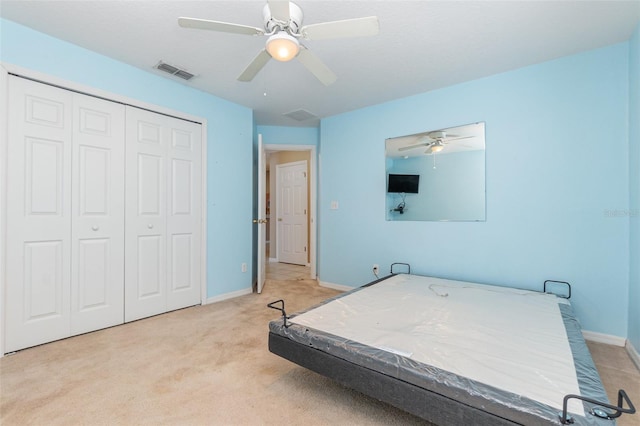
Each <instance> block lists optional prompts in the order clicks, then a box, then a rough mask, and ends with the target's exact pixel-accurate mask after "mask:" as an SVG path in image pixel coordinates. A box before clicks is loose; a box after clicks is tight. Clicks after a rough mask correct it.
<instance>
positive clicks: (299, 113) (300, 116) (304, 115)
mask: <svg viewBox="0 0 640 426" xmlns="http://www.w3.org/2000/svg"><path fill="white" fill-rule="evenodd" d="M283 115H284V116H286V117H289V118H293V119H294V120H296V121H306V120H309V119H311V118H318V116H317V115H315V114H312V113H310V112H309V111H307V110H304V109H299V110H296V111H291V112H288V113H286V114H283Z"/></svg>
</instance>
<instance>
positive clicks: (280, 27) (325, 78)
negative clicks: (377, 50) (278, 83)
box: [178, 0, 379, 86]
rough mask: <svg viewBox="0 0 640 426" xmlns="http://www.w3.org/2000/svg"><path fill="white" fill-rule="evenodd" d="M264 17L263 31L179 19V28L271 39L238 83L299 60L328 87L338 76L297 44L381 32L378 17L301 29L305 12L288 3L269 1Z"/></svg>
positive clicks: (307, 26)
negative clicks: (275, 65)
mask: <svg viewBox="0 0 640 426" xmlns="http://www.w3.org/2000/svg"><path fill="white" fill-rule="evenodd" d="M262 13H263V18H264V28H258V27H252V26H247V25H240V24H231V23H228V22H219V21H210V20H206V19H197V18H184V17H183V18H178V24H179V25H180V26H181V27H183V28H194V29H200V30H211V31H218V32H224V33H232V34H244V35H252V36H262V35H264V36H268V37H269V38H268V39H267V43H266V45H265V48H264V49H262V50H261V51H260V53H258V55H257V56H256V57H255V58H254V59H253V61H251V63H250V64H249V65H248V66H247V67H246V68H245V70H244V71H243V72H242V73H241V74H240V76H238V80H239V81H251V80H253V78H254V77H255V76H256V74H258V72H259V71H260V70H261V69H262V68H263V67H264V66H265V65H266V64H267V62H269V60H270V59H271V58H273V59H276V60H278V61H282V62H287V61H290V60H292V59H293V58H297V59H298V60H299V61H300V62H301V63H302V65H304V66H305V67H306V68H307V69H308V70H309V71H310V72H311V73H312V74H313V75H314V76H315V77H316V78H317V79H318V80H320V81H321V82H322V83H323V84H324V85H325V86H328V85H330V84H332V83H333V82H335V81H336V79H337V77H336V75H335V74H334V73H333V71H331V70H330V69H329V68H328V67H327V66H326V65H325V64H324V63H323V62H322V61H321V60H320V58H318V57H317V56H316V55H315V54H314V53H312V52H311V51H310V50H309V49H307V48H306V47H305V46H304V45H303V44H301V43H300V42H299V41H298V40H299V39H301V38H303V39H305V40H325V39H332V38H344V37H364V36H372V35H376V34H378V29H379V24H378V18H377V17H376V16H369V17H366V18H355V19H346V20H343V21H330V22H322V23H318V24H310V25H305V26H302V19H303V13H302V9H301V8H300V7H299V6H298V5H297V4H295V3H293V2H290V1H288V0H268V2H267V4H266V5H265V6H264V9H263V11H262Z"/></svg>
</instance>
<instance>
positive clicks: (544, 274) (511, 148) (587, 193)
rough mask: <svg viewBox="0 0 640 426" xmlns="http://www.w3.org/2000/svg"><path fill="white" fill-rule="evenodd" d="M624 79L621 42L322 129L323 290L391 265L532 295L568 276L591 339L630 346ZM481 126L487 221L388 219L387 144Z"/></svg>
mask: <svg viewBox="0 0 640 426" xmlns="http://www.w3.org/2000/svg"><path fill="white" fill-rule="evenodd" d="M628 77H629V44H628V43H621V44H617V45H613V46H609V47H606V48H602V49H598V50H593V51H589V52H585V53H582V54H578V55H574V56H569V57H565V58H561V59H558V60H554V61H551V62H547V63H543V64H539V65H535V66H530V67H526V68H522V69H519V70H515V71H512V72H507V73H503V74H499V75H495V76H492V77H488V78H484V79H481V80H477V81H472V82H468V83H465V84H459V85H456V86H452V87H448V88H445V89H441V90H436V91H433V92H429V93H424V94H420V95H416V96H412V97H408V98H405V99H401V100H397V101H394V102H389V103H385V104H381V105H376V106H372V107H369V108H365V109H360V110H357V111H353V112H350V113H346V114H341V115H338V116H333V117H329V118H326V119H324V120H322V122H321V129H320V130H321V141H320V146H321V149H322V158H321V162H320V177H321V185H320V197H319V198H320V199H319V215H320V231H319V241H320V242H321V245H320V250H319V277H320V280H321V281H324V282H329V283H334V284H342V285H347V286H357V285H360V284H363V283H365V282H368V281H370V280H371V279H373V278H374V277H373V275H372V273H371V267H372V265H373V264H374V263H378V264H380V265H381V268H382V271H383V272H387V271H388V268H389V265H390V264H391V263H392V262H409V263H410V264H411V265H412V272H416V273H420V274H430V275H434V276H441V277H447V278H454V279H463V280H473V281H477V282H481V283H482V282H485V283H496V284H500V285H509V286H515V287H523V288H532V289H541V287H542V283H543V281H544V280H545V279H559V280H567V281H570V282H571V283H572V284H573V294H574V295H573V297H572V301H573V304H574V306H575V309H576V311H577V315H578V317H579V318H580V320H581V322H582V325H583V327H584V328H585V329H587V330H592V331H596V332H601V333H607V334H611V335H617V336H626V335H627V328H628V312H629V308H628V296H629V286H628V283H629V220H628V219H627V217H619V216H617V212H618V211H624V210H626V209H628V208H629V172H628V170H629V160H628V131H627V129H628V126H627V123H628V119H629V114H628V104H629V101H628V99H629V85H628V80H629V78H628ZM480 121H484V122H486V185H487V187H486V191H487V220H486V222H389V221H386V220H385V159H384V141H385V139H386V138H389V137H394V136H400V135H407V134H413V133H419V132H422V131H426V130H430V129H440V128H447V127H452V126H457V125H461V124H466V123H473V122H480ZM331 201H338V202H339V207H340V208H339V209H337V210H331V209H330V205H331ZM636 314H637V313H636Z"/></svg>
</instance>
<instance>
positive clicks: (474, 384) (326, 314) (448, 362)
mask: <svg viewBox="0 0 640 426" xmlns="http://www.w3.org/2000/svg"><path fill="white" fill-rule="evenodd" d="M270 336H272V337H270V344H271V341H272V340H273V346H274V347H276V353H278V352H280V353H278V354H279V355H282V356H284V357H286V358H289V359H291V358H292V357H293V356H291V357H290V356H287V355H288V354H287V353H282V352H287V351H294V352H299V351H302V352H303V353H304V355H301V356H295V358H296V359H292V360H293V361H294V362H298V360H303V361H302V362H298V363H300V364H303V365H304V364H313V362H308V361H305V359H306V358H314V357H318V356H319V354H317V353H316V352H320V353H322V355H321V356H320V358H319V359H320V361H318V363H323V364H326V363H329V364H330V363H331V362H335V363H336V365H338V364H342V363H347V366H349V365H351V366H357V367H358V369H357V371H358V372H357V375H358V376H359V377H355V378H348V377H346V378H344V381H345V384H347V385H350V386H352V387H354V386H353V385H354V383H355V384H356V385H357V381H358V380H361V381H363V383H364V382H367V381H369V380H370V378H369V377H366V376H368V375H369V374H371V375H372V377H377V378H378V379H380V380H382V382H380V383H383V382H384V381H385V380H387V378H390V379H392V380H393V381H394V382H395V384H394V386H398V389H399V390H398V392H400V393H402V392H409V393H412V392H416V391H417V392H419V393H420V395H423V396H420V398H418V399H417V400H416V402H412V403H410V404H409V406H407V404H406V403H405V402H403V400H404V399H405V398H404V396H403V395H395V396H394V395H392V399H393V400H392V401H389V400H388V398H387V397H384V398H382V397H381V398H379V399H382V400H387V402H391V403H392V404H394V405H396V406H399V407H400V408H403V409H406V410H407V411H410V412H413V413H414V414H417V415H420V416H421V417H423V418H426V419H427V420H430V421H435V422H444V423H443V424H448V423H449V422H453V423H455V422H456V420H455V419H458V421H462V419H464V418H465V416H466V418H467V419H468V418H470V417H469V416H471V418H473V419H479V418H480V417H482V418H485V421H486V424H498V423H501V422H504V423H506V424H508V423H516V424H518V423H519V424H540V423H548V424H560V422H559V414H560V413H561V412H562V409H563V398H564V396H565V395H567V394H576V395H581V396H586V397H589V398H592V399H596V400H599V401H605V402H607V401H608V399H607V397H606V394H605V392H604V389H603V387H602V384H601V381H600V378H599V376H598V373H597V370H596V369H595V366H594V364H593V361H592V360H591V356H590V354H589V351H588V348H587V347H586V344H585V342H584V339H583V338H582V334H581V331H580V326H579V324H578V322H577V320H576V318H575V316H574V314H573V310H572V308H571V304H570V303H569V301H568V300H567V299H564V298H561V297H557V296H555V295H552V294H546V293H540V292H534V291H527V290H518V289H512V288H505V287H499V286H490V285H483V284H476V283H469V282H461V281H453V280H446V279H441V278H434V277H424V276H417V275H406V274H400V275H394V276H391V277H389V278H387V279H383V280H380V281H378V282H375V283H373V284H372V285H367V286H365V287H362V288H359V289H355V290H353V291H351V292H348V293H345V294H343V295H340V296H338V297H336V298H333V299H330V300H328V301H326V302H325V303H323V304H321V305H319V306H316V307H314V308H312V309H309V310H307V311H305V312H302V313H300V314H297V315H293V316H291V317H290V319H289V321H288V324H287V326H285V324H284V321H283V320H282V319H281V320H278V321H273V322H271V323H270ZM276 336H277V337H276ZM283 339H285V341H286V342H287V343H286V344H285V343H284V341H283ZM278 348H279V349H278ZM303 348H304V349H303ZM272 351H273V350H272ZM332 360H333V361H332ZM337 360H340V361H337ZM305 366H306V367H308V368H311V369H314V367H316V366H315V365H305ZM322 369H323V370H325V371H327V372H329V374H328V375H330V374H331V373H330V371H331V367H330V366H329V367H327V366H326V365H325V366H323V367H322ZM344 371H345V373H343V374H342V375H344V374H347V375H348V374H350V373H348V372H349V368H346V369H345V370H344ZM355 371H356V370H354V374H355ZM381 376H385V377H381ZM341 378H342V377H338V379H341ZM378 379H376V380H378ZM375 383H376V382H375V381H373V382H371V383H370V384H369V385H367V386H363V387H364V388H365V389H364V391H365V393H369V394H371V395H372V396H376V394H377V393H380V392H379V391H378V390H376V389H367V387H369V388H370V387H371V386H378V385H376V384H375ZM385 383H386V382H385ZM355 387H357V386H355ZM402 389H404V390H402ZM360 390H362V389H360ZM384 392H385V391H382V393H384ZM431 396H433V397H434V398H436V400H438V401H439V400H440V399H444V400H446V401H447V404H448V406H449V408H448V410H449V411H450V412H448V413H447V412H442V413H440V412H431V411H433V410H426V409H425V408H424V407H413V405H415V404H423V403H424V401H425V398H427V397H431ZM420 401H423V402H420ZM447 404H444V405H443V404H442V403H438V404H436V405H435V406H437V407H442V406H446V405H447ZM426 405H428V403H427V404H426ZM590 408H591V406H590V405H589V404H586V403H583V402H582V401H580V400H577V399H571V400H569V402H568V412H569V413H570V415H571V416H572V418H573V419H575V421H576V424H594V425H597V424H608V425H610V424H612V423H613V422H612V421H610V420H602V419H599V418H597V417H595V416H593V415H591V414H589V411H590ZM445 411H446V410H445ZM498 420H499V421H498ZM474 421H475V420H474Z"/></svg>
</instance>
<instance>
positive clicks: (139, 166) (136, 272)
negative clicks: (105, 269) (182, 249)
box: [125, 107, 167, 321]
mask: <svg viewBox="0 0 640 426" xmlns="http://www.w3.org/2000/svg"><path fill="white" fill-rule="evenodd" d="M126 117H127V119H126V133H127V146H126V176H127V180H126V191H125V193H126V215H125V223H126V232H125V256H126V264H125V321H133V320H136V319H139V318H144V317H148V316H151V315H156V314H159V313H163V312H166V310H167V309H166V305H167V291H166V284H167V277H166V266H165V265H166V263H167V262H166V259H167V257H166V250H167V249H166V226H167V224H166V220H167V219H166V216H167V215H166V210H167V203H166V150H167V146H166V143H167V142H166V141H167V136H166V123H165V122H166V117H165V116H163V115H160V114H155V113H151V112H149V111H145V110H141V109H138V108H133V107H127V108H126Z"/></svg>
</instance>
